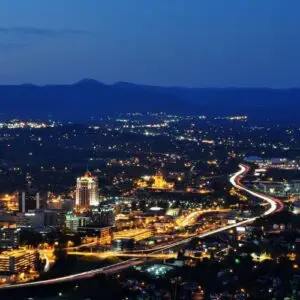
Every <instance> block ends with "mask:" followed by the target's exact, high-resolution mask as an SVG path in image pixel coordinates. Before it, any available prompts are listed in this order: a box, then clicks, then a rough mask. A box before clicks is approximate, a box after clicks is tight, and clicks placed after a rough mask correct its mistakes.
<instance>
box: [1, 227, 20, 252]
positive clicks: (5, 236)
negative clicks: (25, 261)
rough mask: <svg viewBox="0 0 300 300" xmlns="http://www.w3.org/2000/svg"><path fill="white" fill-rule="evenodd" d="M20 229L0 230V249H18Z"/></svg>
mask: <svg viewBox="0 0 300 300" xmlns="http://www.w3.org/2000/svg"><path fill="white" fill-rule="evenodd" d="M19 243H20V229H16V228H1V229H0V249H15V248H18V247H19Z"/></svg>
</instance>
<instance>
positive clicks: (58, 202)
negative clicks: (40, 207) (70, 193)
mask: <svg viewBox="0 0 300 300" xmlns="http://www.w3.org/2000/svg"><path fill="white" fill-rule="evenodd" d="M47 206H48V208H49V209H62V199H61V197H56V198H51V199H49V200H48V201H47Z"/></svg>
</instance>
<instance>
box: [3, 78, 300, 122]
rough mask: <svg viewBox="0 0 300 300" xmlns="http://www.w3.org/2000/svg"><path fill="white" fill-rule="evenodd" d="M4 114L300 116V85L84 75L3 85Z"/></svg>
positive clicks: (80, 117)
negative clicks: (106, 79) (165, 83)
mask: <svg viewBox="0 0 300 300" xmlns="http://www.w3.org/2000/svg"><path fill="white" fill-rule="evenodd" d="M0 103H1V108H0V117H1V118H2V119H9V118H12V117H19V118H24V119H29V118H39V119H45V118H48V116H49V115H52V117H53V118H54V119H61V120H73V121H84V120H88V119H90V117H95V118H97V117H100V116H102V115H105V114H112V113H116V112H147V111H152V112H160V111H163V112H169V113H177V114H178V113H182V114H208V115H214V116H216V115H221V116H223V115H229V114H230V115H233V114H247V115H249V116H250V117H252V118H255V119H266V118H269V119H273V120H296V121H297V120H298V118H299V117H298V114H299V111H300V110H299V108H300V89H268V88H181V87H159V86H147V85H138V84H132V83H127V82H118V83H115V84H113V85H107V84H103V83H101V82H98V81H96V80H93V79H83V80H81V81H79V82H77V83H75V84H72V85H46V86H36V85H32V84H23V85H5V86H4V85H3V86H0Z"/></svg>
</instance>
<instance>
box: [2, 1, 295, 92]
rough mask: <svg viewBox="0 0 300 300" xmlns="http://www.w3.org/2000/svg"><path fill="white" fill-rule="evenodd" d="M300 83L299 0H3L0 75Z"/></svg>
mask: <svg viewBox="0 0 300 300" xmlns="http://www.w3.org/2000/svg"><path fill="white" fill-rule="evenodd" d="M86 77H89V78H94V79H97V80H99V81H102V82H106V83H112V82H115V81H129V82H134V83H142V84H152V85H168V86H169V85H180V86H195V87H209V86H214V87H223V86H268V87H300V1H299V0H150V1H146V0H1V2H0V84H12V83H36V84H46V83H72V82H75V81H78V80H80V79H82V78H86Z"/></svg>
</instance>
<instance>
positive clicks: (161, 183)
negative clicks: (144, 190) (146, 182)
mask: <svg viewBox="0 0 300 300" xmlns="http://www.w3.org/2000/svg"><path fill="white" fill-rule="evenodd" d="M152 179H153V180H154V182H153V183H152V185H151V188H152V189H157V190H172V189H173V188H174V183H173V182H167V181H166V180H165V179H164V177H163V175H162V173H161V172H158V173H157V174H156V175H154V176H153V177H152Z"/></svg>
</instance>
